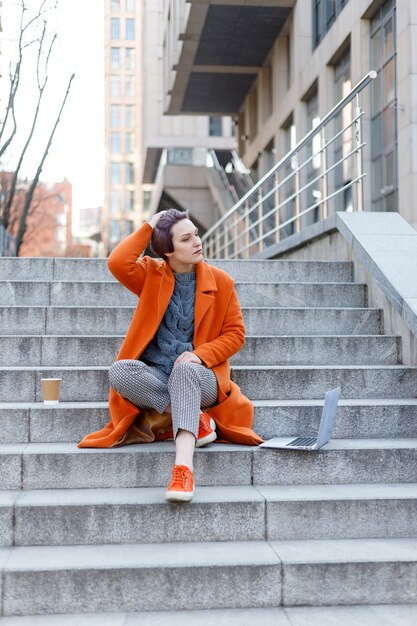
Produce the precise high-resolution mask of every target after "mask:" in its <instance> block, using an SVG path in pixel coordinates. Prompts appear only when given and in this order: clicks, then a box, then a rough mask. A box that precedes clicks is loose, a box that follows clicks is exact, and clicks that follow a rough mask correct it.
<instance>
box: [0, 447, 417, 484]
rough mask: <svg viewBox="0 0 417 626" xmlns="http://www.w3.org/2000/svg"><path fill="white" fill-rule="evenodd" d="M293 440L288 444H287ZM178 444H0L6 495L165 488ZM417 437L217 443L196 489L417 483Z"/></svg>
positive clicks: (198, 472)
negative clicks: (296, 446) (306, 445)
mask: <svg viewBox="0 0 417 626" xmlns="http://www.w3.org/2000/svg"><path fill="white" fill-rule="evenodd" d="M283 441H285V442H287V441H288V438H285V439H283ZM174 452H175V444H174V442H173V441H164V442H155V443H152V444H147V445H146V444H134V445H129V446H123V447H120V448H113V449H111V448H110V449H106V448H104V449H102V448H78V447H77V446H76V444H75V443H21V444H18V443H14V444H1V445H0V477H1V483H0V489H61V488H63V489H77V488H80V489H91V488H104V487H120V488H121V487H166V485H167V484H168V482H169V479H170V477H171V470H172V464H173V462H174V458H175V454H174ZM416 461H417V439H332V440H331V441H329V443H327V444H326V445H325V446H323V448H321V449H320V450H319V451H315V452H301V451H294V450H278V449H267V448H258V447H257V446H242V445H234V444H225V443H216V442H214V443H213V444H210V445H209V446H206V447H203V448H198V449H197V450H196V452H195V455H194V470H195V480H196V485H197V486H202V487H204V486H215V485H229V486H243V485H251V484H254V485H288V484H291V485H303V484H310V485H311V484H313V485H314V484H323V485H331V484H351V483H352V484H356V483H372V484H378V483H381V482H382V483H400V482H402V483H414V482H417V462H416Z"/></svg>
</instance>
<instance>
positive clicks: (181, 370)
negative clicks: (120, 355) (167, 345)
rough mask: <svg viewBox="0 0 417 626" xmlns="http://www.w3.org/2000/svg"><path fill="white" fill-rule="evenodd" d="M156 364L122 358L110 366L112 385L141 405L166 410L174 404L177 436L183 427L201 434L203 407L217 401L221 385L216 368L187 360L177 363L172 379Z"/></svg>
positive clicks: (173, 418)
mask: <svg viewBox="0 0 417 626" xmlns="http://www.w3.org/2000/svg"><path fill="white" fill-rule="evenodd" d="M163 379H164V375H163V373H162V375H161V372H160V371H159V370H158V368H156V367H152V366H149V365H146V363H143V362H142V361H138V360H131V359H122V360H120V361H116V362H115V363H113V365H112V366H111V367H110V370H109V380H110V385H111V387H113V389H114V390H115V391H117V392H118V393H120V395H122V396H123V397H124V398H127V400H129V401H130V402H132V404H134V405H135V406H137V407H139V408H144V409H150V408H151V409H156V411H158V413H163V412H164V411H165V409H166V408H167V406H168V405H169V404H171V411H172V430H173V433H174V439H175V437H176V435H177V431H178V429H179V428H182V429H184V430H188V431H189V432H191V433H193V434H194V436H195V438H196V440H197V437H198V423H199V416H200V409H201V408H206V407H209V406H213V405H214V404H216V403H217V396H218V387H217V379H216V376H215V374H214V372H213V370H211V369H208V368H207V367H205V366H204V365H200V364H199V363H192V362H190V361H185V362H182V363H178V365H175V366H174V367H173V369H172V371H171V374H170V376H169V378H168V380H167V381H166V382H165V381H164V380H163Z"/></svg>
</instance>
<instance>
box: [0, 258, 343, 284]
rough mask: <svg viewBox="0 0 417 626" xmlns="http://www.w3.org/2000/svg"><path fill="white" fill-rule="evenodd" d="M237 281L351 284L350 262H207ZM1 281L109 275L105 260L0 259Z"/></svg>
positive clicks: (105, 277) (95, 278)
mask: <svg viewBox="0 0 417 626" xmlns="http://www.w3.org/2000/svg"><path fill="white" fill-rule="evenodd" d="M208 263H209V265H213V266H215V267H220V268H221V269H223V270H225V271H226V272H227V273H228V274H230V276H232V277H233V278H234V279H235V280H238V281H249V282H250V281H252V282H279V281H285V282H318V283H321V282H350V281H351V280H352V273H353V271H352V263H350V262H344V261H342V262H340V261H329V262H326V261H325V262H320V261H309V262H307V263H306V262H293V261H285V260H284V261H279V262H278V263H277V261H256V260H255V261H224V260H217V261H213V260H211V259H210V260H209V261H208ZM0 276H1V277H2V279H3V280H10V281H16V280H32V281H35V280H40V281H46V280H48V281H49V280H56V281H60V280H61V281H70V282H71V281H74V280H76V281H108V280H111V279H112V275H111V273H110V272H109V270H108V269H107V262H106V259H58V258H56V259H53V258H51V259H37V258H27V259H23V258H19V259H11V258H1V259H0Z"/></svg>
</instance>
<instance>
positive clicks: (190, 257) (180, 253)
mask: <svg viewBox="0 0 417 626" xmlns="http://www.w3.org/2000/svg"><path fill="white" fill-rule="evenodd" d="M171 234H172V243H173V246H174V252H166V256H167V257H168V259H169V263H170V265H171V267H173V268H174V270H176V269H177V268H179V269H182V270H183V271H184V270H185V268H186V266H190V265H195V264H196V263H199V262H200V261H202V260H203V246H202V245H201V239H200V237H199V234H198V229H197V228H196V227H195V226H194V224H193V223H192V221H191V220H188V219H184V220H179V221H178V222H176V223H175V224H174V225H173V226H172V228H171ZM190 271H192V268H191V269H190Z"/></svg>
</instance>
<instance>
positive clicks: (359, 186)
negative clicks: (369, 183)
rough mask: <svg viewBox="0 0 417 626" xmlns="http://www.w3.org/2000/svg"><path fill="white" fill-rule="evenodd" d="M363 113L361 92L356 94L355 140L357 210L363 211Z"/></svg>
mask: <svg viewBox="0 0 417 626" xmlns="http://www.w3.org/2000/svg"><path fill="white" fill-rule="evenodd" d="M360 113H362V111H361V107H360V103H359V94H356V107H355V117H356V118H357V119H356V122H355V142H356V177H357V178H358V181H357V183H356V210H357V211H363V183H362V173H363V171H362V170H363V164H362V148H361V144H362V117H361V115H360Z"/></svg>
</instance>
